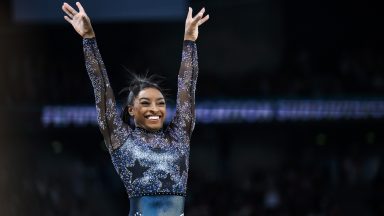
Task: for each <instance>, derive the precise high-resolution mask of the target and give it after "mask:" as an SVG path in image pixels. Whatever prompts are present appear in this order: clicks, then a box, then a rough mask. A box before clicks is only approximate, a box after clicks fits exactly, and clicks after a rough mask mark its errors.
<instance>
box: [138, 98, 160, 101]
mask: <svg viewBox="0 0 384 216" xmlns="http://www.w3.org/2000/svg"><path fill="white" fill-rule="evenodd" d="M139 100H150V99H149V98H146V97H142V98H139ZM156 100H157V101H159V100H164V98H163V97H161V98H157V99H156Z"/></svg>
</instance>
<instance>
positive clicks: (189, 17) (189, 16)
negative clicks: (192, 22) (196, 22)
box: [187, 7, 192, 19]
mask: <svg viewBox="0 0 384 216" xmlns="http://www.w3.org/2000/svg"><path fill="white" fill-rule="evenodd" d="M187 19H192V8H191V7H189V8H188V14H187Z"/></svg>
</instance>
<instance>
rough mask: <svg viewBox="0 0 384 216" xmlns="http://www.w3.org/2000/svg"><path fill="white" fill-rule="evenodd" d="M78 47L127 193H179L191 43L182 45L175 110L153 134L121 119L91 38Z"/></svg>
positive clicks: (189, 117)
mask: <svg viewBox="0 0 384 216" xmlns="http://www.w3.org/2000/svg"><path fill="white" fill-rule="evenodd" d="M83 45H84V55H85V60H86V68H87V71H88V74H89V77H90V79H91V82H92V85H93V88H94V93H95V99H96V110H97V119H98V124H99V127H100V130H101V133H102V134H103V137H104V139H105V144H106V146H107V148H108V149H109V152H110V154H111V157H112V162H113V164H114V166H115V169H116V170H117V172H118V173H119V175H120V177H121V179H122V180H123V182H124V185H125V187H126V189H127V192H128V196H129V197H140V196H146V195H164V194H169V195H183V196H184V195H185V192H186V185H187V177H188V167H189V165H188V161H189V143H190V138H191V134H192V131H193V128H194V124H195V90H196V81H197V75H198V58H197V47H196V43H195V42H193V41H184V43H183V52H182V60H181V66H180V71H179V74H178V91H177V100H176V113H175V115H174V117H173V119H172V121H171V123H170V124H169V126H168V127H167V128H166V129H161V130H159V131H157V132H150V131H147V130H145V129H142V128H138V127H137V128H135V129H132V128H130V127H129V126H128V125H127V124H125V123H123V122H122V120H121V119H120V117H119V115H118V113H117V110H116V102H115V98H114V95H113V91H112V88H111V86H110V83H109V80H108V76H107V72H106V69H105V66H104V63H103V61H102V58H101V55H100V52H99V50H98V47H97V43H96V39H95V38H92V39H84V40H83Z"/></svg>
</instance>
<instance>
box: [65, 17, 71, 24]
mask: <svg viewBox="0 0 384 216" xmlns="http://www.w3.org/2000/svg"><path fill="white" fill-rule="evenodd" d="M64 19H65V20H67V22H69V23H71V24H72V19H71V18H69V17H68V16H64Z"/></svg>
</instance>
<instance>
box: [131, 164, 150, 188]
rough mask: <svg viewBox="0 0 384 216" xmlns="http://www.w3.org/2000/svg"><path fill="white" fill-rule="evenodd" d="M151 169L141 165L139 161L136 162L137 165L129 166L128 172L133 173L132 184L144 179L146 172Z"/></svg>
mask: <svg viewBox="0 0 384 216" xmlns="http://www.w3.org/2000/svg"><path fill="white" fill-rule="evenodd" d="M149 168H150V167H147V166H142V165H140V163H139V161H138V160H137V159H136V160H135V165H133V166H130V167H129V166H127V170H128V171H129V172H131V173H132V179H131V182H133V181H135V180H136V179H138V178H142V177H144V173H145V171H147V170H148V169H149Z"/></svg>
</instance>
